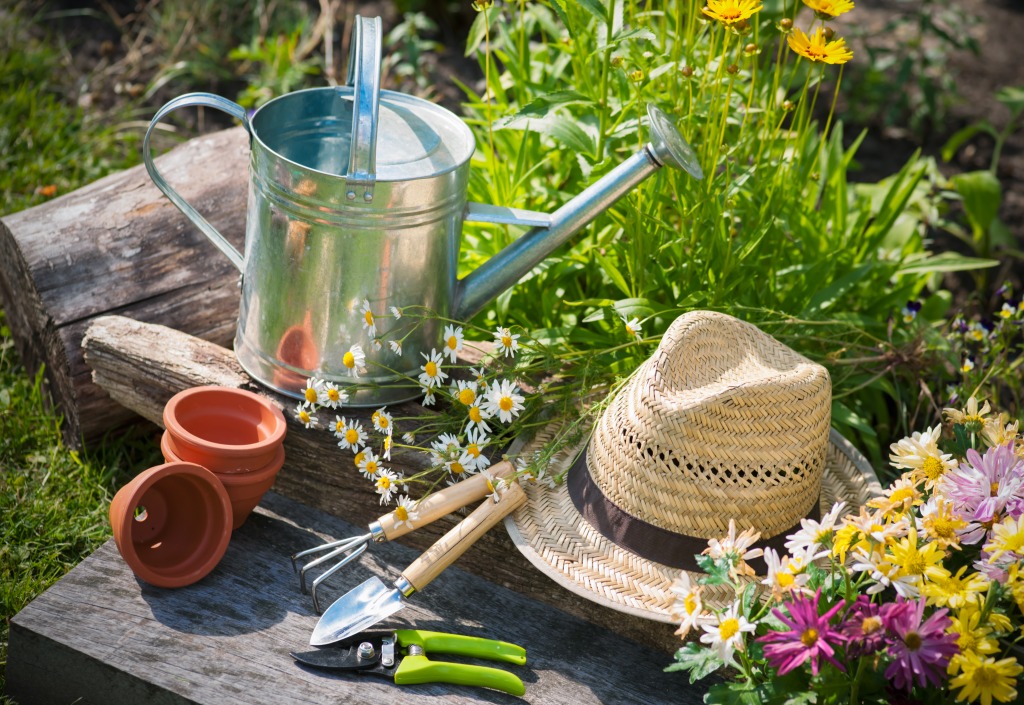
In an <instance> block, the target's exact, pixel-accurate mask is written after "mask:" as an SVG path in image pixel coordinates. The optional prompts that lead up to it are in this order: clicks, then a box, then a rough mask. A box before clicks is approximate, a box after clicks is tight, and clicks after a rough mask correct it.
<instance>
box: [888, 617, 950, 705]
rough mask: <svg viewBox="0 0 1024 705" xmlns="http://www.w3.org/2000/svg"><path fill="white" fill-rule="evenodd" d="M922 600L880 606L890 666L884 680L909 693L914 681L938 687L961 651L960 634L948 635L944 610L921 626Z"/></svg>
mask: <svg viewBox="0 0 1024 705" xmlns="http://www.w3.org/2000/svg"><path fill="white" fill-rule="evenodd" d="M924 606H925V601H924V599H923V598H922V599H920V600H904V599H903V598H902V597H897V598H896V602H890V603H887V604H884V605H882V609H881V610H880V611H879V615H880V616H881V618H882V624H883V625H884V626H885V630H886V642H887V646H888V647H889V655H890V656H891V657H892V663H890V664H889V667H888V668H886V669H885V677H886V678H888V679H890V680H892V683H893V685H894V686H895V687H896V688H899V689H901V690H908V691H909V690H910V689H911V688H912V687H913V686H914V683H915V682H916V683H917V684H918V685H920V686H926V685H928V684H929V683H931V684H932V685H934V686H935V687H939V686H940V685H941V684H942V682H943V677H944V676H945V673H946V666H947V665H949V660H950V659H951V658H953V656H955V655H956V654H957V653H959V651H960V647H959V646H957V643H956V642H957V639H958V638H959V636H960V635H959V634H947V633H946V629H947V628H948V627H949V626H950V624H951V623H952V622H950V619H949V617H947V616H946V613H947V612H948V610H947V609H945V608H943V609H941V610H937V611H936V612H935V613H934V614H932V616H931V617H929V618H928V619H927V620H925V621H924V622H923V623H922V621H921V620H922V618H923V617H924Z"/></svg>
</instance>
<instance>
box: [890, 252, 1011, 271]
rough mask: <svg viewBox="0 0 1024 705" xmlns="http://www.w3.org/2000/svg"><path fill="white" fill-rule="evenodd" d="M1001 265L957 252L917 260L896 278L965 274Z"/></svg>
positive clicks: (990, 260)
mask: <svg viewBox="0 0 1024 705" xmlns="http://www.w3.org/2000/svg"><path fill="white" fill-rule="evenodd" d="M998 264H999V261H998V260H994V259H982V258H980V257H966V256H964V255H960V254H957V253H956V252H943V253H941V254H937V255H933V256H932V257H924V258H923V259H917V260H914V261H912V262H911V263H910V264H908V265H906V266H904V267H901V268H900V269H899V270H898V271H897V272H896V276H898V277H902V276H906V275H908V274H930V273H931V272H965V271H967V270H970V269H988V268H989V267H995V266H997V265H998Z"/></svg>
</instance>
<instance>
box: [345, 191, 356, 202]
mask: <svg viewBox="0 0 1024 705" xmlns="http://www.w3.org/2000/svg"><path fill="white" fill-rule="evenodd" d="M345 197H346V198H348V200H350V201H354V200H356V192H355V191H349V192H348V193H346V194H345Z"/></svg>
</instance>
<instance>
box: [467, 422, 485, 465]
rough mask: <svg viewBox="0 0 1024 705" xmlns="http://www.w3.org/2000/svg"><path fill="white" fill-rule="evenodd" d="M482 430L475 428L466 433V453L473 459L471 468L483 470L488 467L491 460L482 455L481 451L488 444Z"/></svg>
mask: <svg viewBox="0 0 1024 705" xmlns="http://www.w3.org/2000/svg"><path fill="white" fill-rule="evenodd" d="M490 440H491V439H490V438H488V437H487V433H485V432H484V431H483V429H480V428H475V429H470V430H468V431H467V432H466V452H467V453H468V454H469V455H470V457H471V458H472V459H473V468H474V469H476V470H483V469H484V468H486V467H488V466H490V464H491V459H490V458H488V457H487V456H486V455H484V453H483V450H484V448H485V447H487V444H488V443H489V442H490Z"/></svg>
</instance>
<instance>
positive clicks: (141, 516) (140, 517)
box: [135, 504, 149, 522]
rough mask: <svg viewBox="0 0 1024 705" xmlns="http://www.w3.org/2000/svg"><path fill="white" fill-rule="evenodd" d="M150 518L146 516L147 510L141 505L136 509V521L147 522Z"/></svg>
mask: <svg viewBox="0 0 1024 705" xmlns="http://www.w3.org/2000/svg"><path fill="white" fill-rule="evenodd" d="M148 516H149V515H148V514H146V508H145V507H143V506H142V505H141V504H140V505H139V506H137V507H136V508H135V521H139V522H142V521H146V519H147V518H148Z"/></svg>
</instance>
